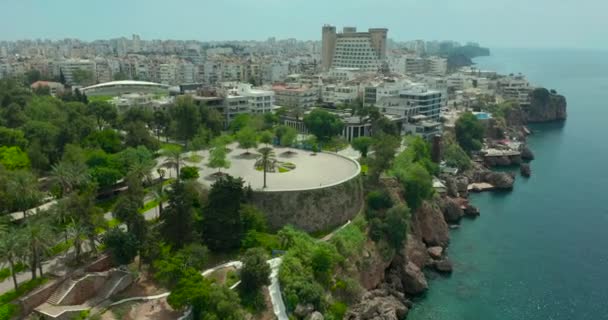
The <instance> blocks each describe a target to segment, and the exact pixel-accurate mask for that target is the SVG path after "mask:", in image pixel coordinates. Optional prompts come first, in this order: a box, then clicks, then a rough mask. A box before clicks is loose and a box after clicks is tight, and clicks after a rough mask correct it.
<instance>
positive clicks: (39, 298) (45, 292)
mask: <svg viewBox="0 0 608 320" xmlns="http://www.w3.org/2000/svg"><path fill="white" fill-rule="evenodd" d="M64 280H65V278H59V279H53V280H51V281H49V282H47V283H46V284H44V285H43V286H42V287H40V288H39V289H37V290H35V291H34V292H32V293H30V294H28V295H27V296H25V297H23V298H20V299H19V300H18V301H19V306H20V307H21V315H22V316H25V315H27V314H29V313H30V312H32V311H34V309H35V308H36V307H38V306H39V305H41V304H43V303H45V302H46V301H47V300H48V299H49V298H50V297H51V295H52V294H53V292H55V290H57V288H59V286H60V285H61V284H62V283H63V281H64Z"/></svg>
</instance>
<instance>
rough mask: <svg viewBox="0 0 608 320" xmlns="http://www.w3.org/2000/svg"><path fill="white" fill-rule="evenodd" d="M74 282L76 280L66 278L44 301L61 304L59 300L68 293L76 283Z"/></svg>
mask: <svg viewBox="0 0 608 320" xmlns="http://www.w3.org/2000/svg"><path fill="white" fill-rule="evenodd" d="M76 283H78V280H74V279H67V280H66V281H65V282H64V283H63V284H61V286H60V287H59V288H57V290H55V292H53V294H52V295H51V296H50V297H49V299H48V300H47V301H46V302H48V303H50V304H52V305H59V304H61V300H63V298H65V296H66V295H67V294H68V292H69V291H70V290H72V288H73V287H74V286H75V285H76Z"/></svg>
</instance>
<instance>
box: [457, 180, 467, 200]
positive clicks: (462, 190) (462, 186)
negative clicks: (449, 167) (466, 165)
mask: <svg viewBox="0 0 608 320" xmlns="http://www.w3.org/2000/svg"><path fill="white" fill-rule="evenodd" d="M456 188H457V190H458V194H459V195H460V196H461V197H466V196H468V194H469V189H468V188H469V178H467V177H466V176H459V177H458V178H457V179H456Z"/></svg>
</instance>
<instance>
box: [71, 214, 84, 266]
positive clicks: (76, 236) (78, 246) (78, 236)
mask: <svg viewBox="0 0 608 320" xmlns="http://www.w3.org/2000/svg"><path fill="white" fill-rule="evenodd" d="M67 233H68V234H69V236H70V238H71V239H72V240H73V241H74V242H73V243H72V245H73V246H74V253H75V254H76V257H75V259H76V261H77V262H80V253H81V252H82V245H83V244H84V241H83V239H84V238H85V237H86V235H87V227H86V226H85V225H83V224H81V223H78V222H77V221H74V219H72V223H71V224H70V225H69V226H68V229H67Z"/></svg>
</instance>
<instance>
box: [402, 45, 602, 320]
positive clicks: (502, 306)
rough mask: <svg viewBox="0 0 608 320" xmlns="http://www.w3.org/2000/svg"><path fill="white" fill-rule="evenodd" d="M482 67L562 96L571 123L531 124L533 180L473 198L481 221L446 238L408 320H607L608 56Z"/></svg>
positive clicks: (526, 58)
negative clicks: (442, 270) (435, 271)
mask: <svg viewBox="0 0 608 320" xmlns="http://www.w3.org/2000/svg"><path fill="white" fill-rule="evenodd" d="M476 62H477V63H478V65H479V66H480V67H482V68H485V69H493V70H496V71H499V72H501V73H517V72H522V73H524V74H526V75H527V76H528V77H529V79H530V80H531V82H532V83H534V84H539V85H543V86H545V87H547V88H550V89H556V90H557V91H558V92H560V93H562V94H564V95H565V96H566V97H567V99H568V120H567V121H566V122H564V123H562V124H558V123H553V124H543V125H534V126H532V129H533V130H534V131H535V134H534V135H533V136H531V137H530V138H529V144H530V146H531V148H532V150H533V151H534V152H535V154H536V160H534V161H533V162H532V177H531V178H530V179H525V178H522V177H520V176H518V177H517V180H516V185H515V189H514V190H513V191H512V192H510V193H485V194H479V195H474V196H472V201H473V203H474V204H475V205H477V206H478V207H479V208H480V210H481V217H479V218H478V219H476V220H465V221H464V222H463V223H462V227H461V228H460V229H459V230H454V231H452V233H451V244H450V247H449V255H450V257H451V258H452V260H453V261H454V263H455V271H454V273H453V275H452V276H451V277H447V278H446V277H439V276H435V277H434V279H433V280H431V281H430V287H431V289H430V291H429V292H428V294H427V295H426V296H425V297H423V298H422V299H421V300H420V301H419V302H418V304H416V306H415V307H414V309H413V310H412V311H411V312H410V315H409V316H408V319H412V320H430V319H433V320H474V319H484V320H493V319H496V320H503V319H533V320H536V319H538V320H541V319H542V320H548V319H555V320H562V319H564V320H566V319H568V320H571V319H576V320H579V319H580V320H583V319H585V320H586V319H589V320H600V319H608V186H607V184H608V52H594V51H582V50H524V49H502V50H500V49H495V50H492V56H491V57H484V58H480V59H476Z"/></svg>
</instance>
